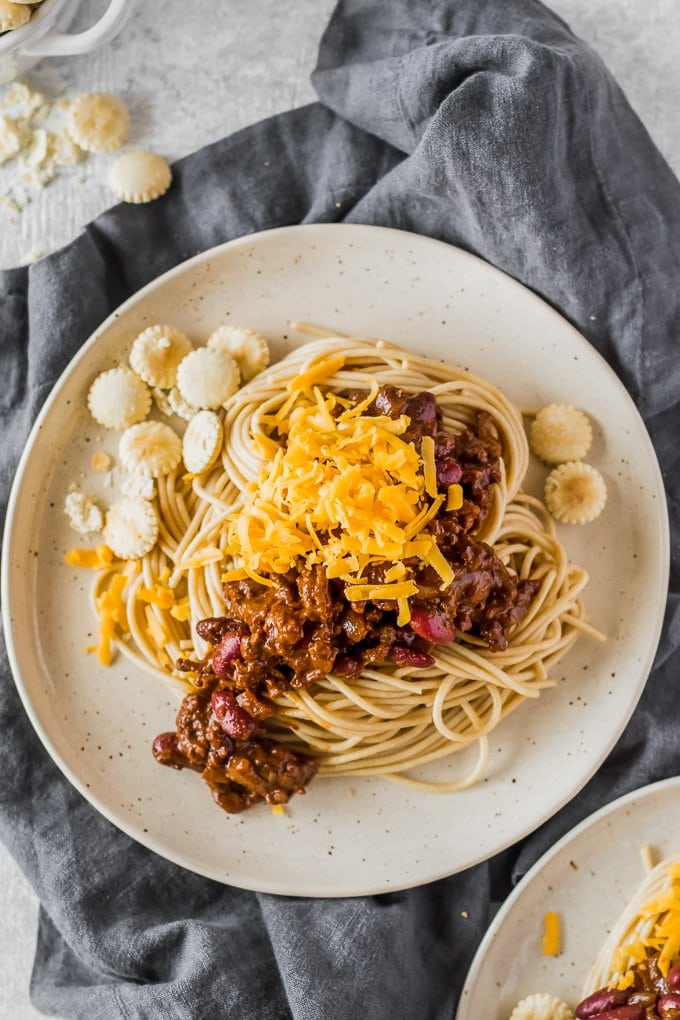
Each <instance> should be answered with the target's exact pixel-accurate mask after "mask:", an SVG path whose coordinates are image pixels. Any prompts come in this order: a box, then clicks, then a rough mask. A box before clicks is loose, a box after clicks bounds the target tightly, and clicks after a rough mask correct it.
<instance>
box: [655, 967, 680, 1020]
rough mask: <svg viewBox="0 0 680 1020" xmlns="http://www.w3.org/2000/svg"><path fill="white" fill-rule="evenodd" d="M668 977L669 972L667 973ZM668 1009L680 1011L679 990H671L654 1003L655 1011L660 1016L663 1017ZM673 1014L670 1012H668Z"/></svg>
mask: <svg viewBox="0 0 680 1020" xmlns="http://www.w3.org/2000/svg"><path fill="white" fill-rule="evenodd" d="M668 976H669V977H670V974H669V975H668ZM670 1010H678V1011H680V992H671V993H670V994H669V995H662V996H661V998H660V999H659V1001H658V1002H657V1004H656V1011H657V1013H658V1014H659V1016H660V1017H665V1016H666V1014H667V1013H670ZM670 1015H671V1016H672V1015H673V1014H672V1013H671V1014H670Z"/></svg>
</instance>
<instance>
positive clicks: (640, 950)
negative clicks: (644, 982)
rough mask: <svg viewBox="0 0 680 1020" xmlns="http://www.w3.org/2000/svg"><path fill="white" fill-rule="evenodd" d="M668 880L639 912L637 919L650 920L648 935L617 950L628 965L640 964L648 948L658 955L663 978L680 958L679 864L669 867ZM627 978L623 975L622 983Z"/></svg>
mask: <svg viewBox="0 0 680 1020" xmlns="http://www.w3.org/2000/svg"><path fill="white" fill-rule="evenodd" d="M668 877H669V884H668V887H667V888H666V889H664V891H663V892H661V893H659V895H658V896H656V897H655V898H654V899H653V900H650V902H649V903H646V904H645V905H644V907H642V909H641V910H640V917H641V918H643V919H645V920H649V921H653V925H652V928H651V931H650V933H649V935H647V936H641V937H640V938H637V939H636V940H635V941H634V942H633V943H631V944H630V945H627V946H625V947H624V948H623V949H622V951H621V955H622V956H623V957H624V958H625V959H627V960H629V961H631V962H632V963H641V962H642V961H643V960H644V959H645V957H646V955H647V950H648V949H651V950H653V951H654V952H656V953H658V954H659V970H660V971H661V973H662V974H663V976H664V977H665V976H666V975H667V974H668V971H669V970H670V968H671V967H672V965H673V964H674V963H675V962H676V961H677V959H678V957H679V956H680V862H676V863H674V864H672V865H671V866H670V868H669V875H668ZM627 976H628V975H627V974H624V980H625V979H626V978H627Z"/></svg>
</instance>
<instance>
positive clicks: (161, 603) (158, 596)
mask: <svg viewBox="0 0 680 1020" xmlns="http://www.w3.org/2000/svg"><path fill="white" fill-rule="evenodd" d="M137 598H138V599H139V600H140V601H141V602H148V603H149V604H150V605H152V606H157V607H158V609H171V608H172V607H173V606H174V604H175V594H174V592H173V591H172V589H170V588H164V587H163V585H162V584H155V585H154V586H153V588H139V589H138V591H137Z"/></svg>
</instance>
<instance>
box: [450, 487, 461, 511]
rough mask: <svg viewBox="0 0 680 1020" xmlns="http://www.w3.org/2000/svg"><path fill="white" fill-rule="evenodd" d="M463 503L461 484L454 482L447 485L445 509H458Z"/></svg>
mask: <svg viewBox="0 0 680 1020" xmlns="http://www.w3.org/2000/svg"><path fill="white" fill-rule="evenodd" d="M462 505H463V486H462V485H460V484H459V483H458V482H454V483H453V485H449V488H448V495H447V497H446V509H447V510H460V508H461V507H462Z"/></svg>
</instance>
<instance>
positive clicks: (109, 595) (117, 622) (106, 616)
mask: <svg viewBox="0 0 680 1020" xmlns="http://www.w3.org/2000/svg"><path fill="white" fill-rule="evenodd" d="M127 583H128V578H127V576H126V575H125V574H124V573H121V574H114V575H113V577H112V578H111V581H110V582H109V586H108V588H107V589H106V590H105V591H103V592H102V594H101V595H99V597H98V598H97V599H96V606H97V612H98V614H99V644H98V645H97V646H96V647H95V648H89V649H88V651H96V653H97V657H98V659H99V662H100V663H101V665H102V666H110V665H111V660H112V658H113V651H112V648H111V642H112V640H113V637H114V635H115V630H116V626H118V627H120V629H121V630H122V631H127V630H128V629H129V628H128V622H127V613H126V611H125V602H124V601H123V592H124V591H125V587H126V585H127Z"/></svg>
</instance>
